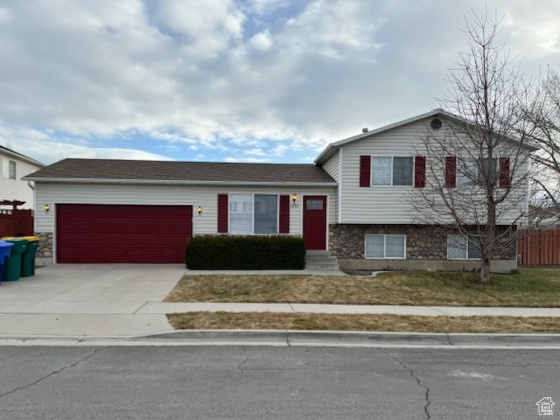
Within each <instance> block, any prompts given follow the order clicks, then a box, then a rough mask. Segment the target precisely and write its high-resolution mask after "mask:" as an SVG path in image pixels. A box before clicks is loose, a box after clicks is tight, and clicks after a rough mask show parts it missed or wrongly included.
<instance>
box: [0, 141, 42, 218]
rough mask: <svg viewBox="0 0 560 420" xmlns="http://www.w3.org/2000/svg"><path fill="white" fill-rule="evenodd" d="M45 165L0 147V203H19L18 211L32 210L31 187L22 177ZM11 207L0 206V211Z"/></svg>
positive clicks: (33, 202) (32, 197)
mask: <svg viewBox="0 0 560 420" xmlns="http://www.w3.org/2000/svg"><path fill="white" fill-rule="evenodd" d="M44 166H45V165H44V164H42V163H41V162H38V161H36V160H34V159H31V158H29V157H27V156H24V155H22V154H20V153H18V152H15V151H13V150H11V149H8V148H7V147H3V146H0V169H1V171H2V172H1V173H0V202H21V203H23V204H21V205H19V206H18V208H20V209H34V208H35V201H34V199H35V197H34V191H33V188H32V187H33V185H32V184H31V183H29V182H28V181H26V180H22V178H23V177H25V176H27V175H29V174H31V173H33V172H36V171H37V170H38V169H41V168H43V167H44ZM12 208H13V206H12V205H0V209H12Z"/></svg>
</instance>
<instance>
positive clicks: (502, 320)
mask: <svg viewBox="0 0 560 420" xmlns="http://www.w3.org/2000/svg"><path fill="white" fill-rule="evenodd" d="M167 317H168V319H169V322H170V323H171V325H173V327H174V328H175V329H177V330H194V329H201V330H211V329H248V330H252V329H254V330H331V331H385V332H387V331H398V332H431V333H512V334H527V333H560V318H548V317H547V318H545V317H543V318H540V317H539V318H521V317H507V316H496V317H494V316H470V317H449V316H438V317H430V316H405V315H331V314H313V313H273V312H265V313H254V312H245V313H229V312H191V313H186V314H173V315H167Z"/></svg>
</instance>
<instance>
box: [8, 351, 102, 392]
mask: <svg viewBox="0 0 560 420" xmlns="http://www.w3.org/2000/svg"><path fill="white" fill-rule="evenodd" d="M101 350H103V348H99V349H95V350H94V351H93V352H91V353H90V354H88V355H87V356H85V357H82V358H81V359H79V360H78V361H76V362H74V363H71V364H69V365H66V366H63V367H61V368H60V369H58V370H55V371H53V372H50V373H48V374H47V375H45V376H43V377H41V378H39V379H37V380H36V381H33V382H31V383H29V384H27V385H23V386H20V387H17V388H15V389H12V390H11V391H8V392H5V393H4V394H0V398H4V397H7V396H8V395H11V394H15V393H16V392H19V391H21V390H24V389H27V388H30V387H32V386H35V385H37V384H38V383H40V382H42V381H44V380H45V379H48V378H50V377H51V376H54V375H58V374H59V373H61V372H64V371H65V370H67V369H70V368H73V367H76V366H78V365H79V364H80V363H83V362H85V361H86V360H88V359H91V358H92V357H93V356H95V354H96V353H97V352H99V351H101Z"/></svg>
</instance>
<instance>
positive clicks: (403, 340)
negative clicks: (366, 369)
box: [138, 330, 560, 347]
mask: <svg viewBox="0 0 560 420" xmlns="http://www.w3.org/2000/svg"><path fill="white" fill-rule="evenodd" d="M138 339H141V340H179V341H208V342H249V343H284V344H286V345H314V344H315V345H322V344H323V345H328V344H337V345H360V344H362V345H368V346H375V345H403V346H449V347H453V346H458V347H462V346H471V345H477V346H506V347H507V346H558V347H560V334H484V333H450V334H447V333H402V332H362V331H359V332H358V331H300V330H188V331H187V330H180V331H174V332H170V333H164V334H155V335H150V336H145V337H141V338H138Z"/></svg>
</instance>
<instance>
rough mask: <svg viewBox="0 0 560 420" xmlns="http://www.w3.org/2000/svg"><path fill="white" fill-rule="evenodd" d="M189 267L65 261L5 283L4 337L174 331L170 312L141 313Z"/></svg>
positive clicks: (0, 314) (0, 304)
mask: <svg viewBox="0 0 560 420" xmlns="http://www.w3.org/2000/svg"><path fill="white" fill-rule="evenodd" d="M186 272H187V269H186V268H185V266H184V265H182V264H181V265H179V264H172V265H152V264H79V265H76V264H60V265H54V266H49V267H44V268H39V269H37V270H36V272H35V273H36V274H35V276H33V277H28V278H22V279H20V280H19V281H15V282H2V284H1V285H0V336H32V335H45V336H72V337H79V336H103V337H123V336H138V335H146V334H154V333H162V332H169V331H173V328H172V327H171V326H170V325H169V323H168V322H167V318H166V317H165V315H161V314H159V315H147V314H140V313H138V311H140V309H141V308H142V307H143V306H145V305H146V304H148V303H153V302H161V301H162V300H163V299H164V298H165V297H166V296H167V294H168V293H169V292H170V291H171V290H172V289H173V287H174V286H175V285H176V284H177V282H178V281H179V280H180V279H181V277H182V276H183V274H185V273H186Z"/></svg>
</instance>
